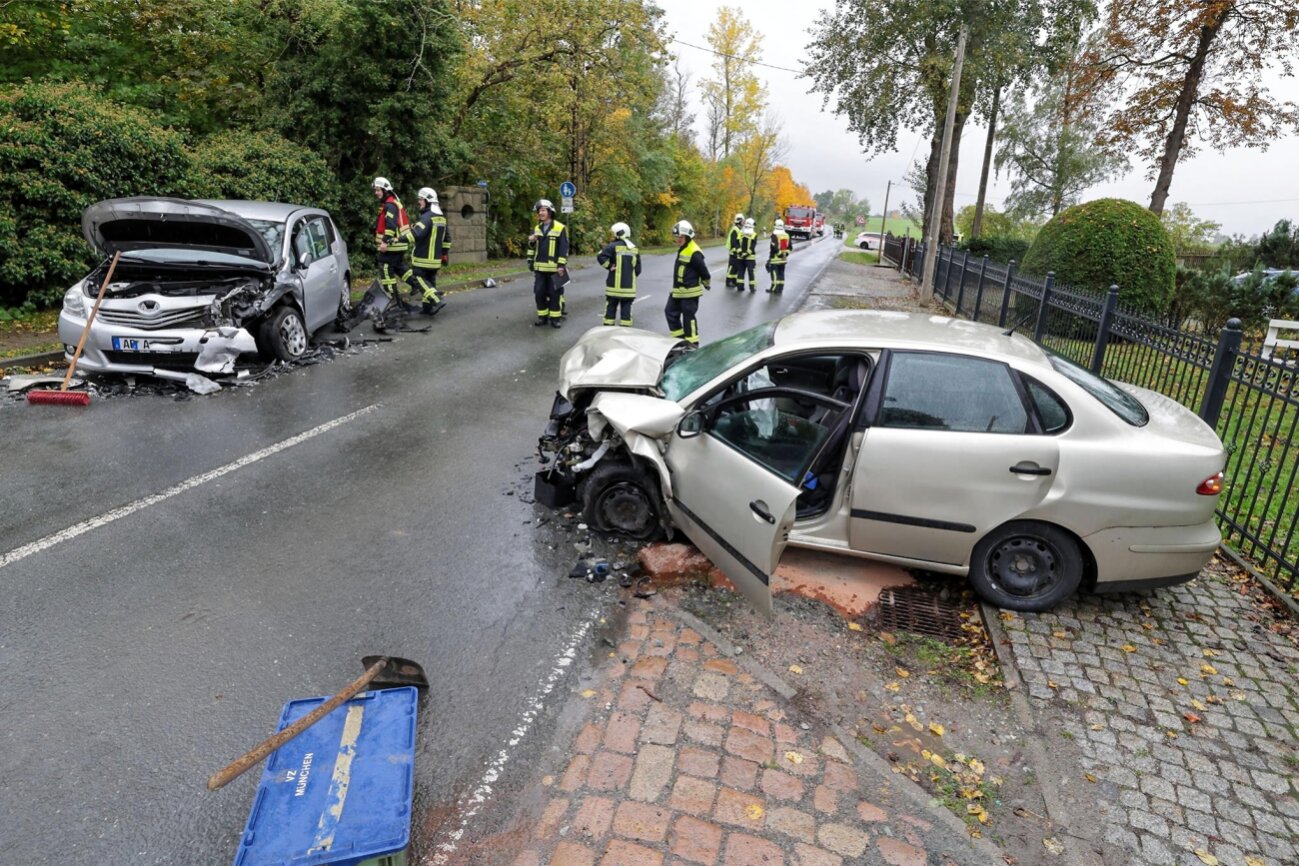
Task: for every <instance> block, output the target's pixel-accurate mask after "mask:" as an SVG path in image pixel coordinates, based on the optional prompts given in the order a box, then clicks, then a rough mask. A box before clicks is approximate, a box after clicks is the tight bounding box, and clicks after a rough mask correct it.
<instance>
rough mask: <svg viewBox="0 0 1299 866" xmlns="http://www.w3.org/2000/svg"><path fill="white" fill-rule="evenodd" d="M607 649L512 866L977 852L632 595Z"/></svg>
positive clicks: (977, 856)
mask: <svg viewBox="0 0 1299 866" xmlns="http://www.w3.org/2000/svg"><path fill="white" fill-rule="evenodd" d="M611 656H613V657H612V658H610V659H609V660H608V661H607V662H605V663H604V664H603V665H602V666H601V669H600V671H599V672H598V673H597V682H596V684H595V687H594V688H592V689H589V690H588V691H585V692H583V693H582V697H583V698H584V699H585V701H586V704H585V712H584V718H583V719H582V720H580V721H579V725H580V730H579V731H578V733H577V734H576V736H575V737H574V738H573V742H572V746H571V749H570V750H569V751H570V754H569V755H568V756H567V757H566V761H565V763H564V764H562V766H561V769H560V770H559V772H557V773H556V774H555V775H554V776H550V777H547V778H546V779H545V780H543V782H542V784H543V786H544V791H545V801H544V805H542V806H541V807H540V814H539V815H538V816H537V817H536V818H535V821H534V823H533V825H532V831H531V838H530V841H529V842H528V843H527V844H526V845H525V846H524V848H523V850H522V851H520V852H519V853H518V855H517V857H516V858H515V859H514V860H513V863H514V864H515V866H667V864H680V866H685V864H697V866H714V864H722V866H785V864H788V866H845V864H854V866H855V864H871V866H926V864H934V866H940V864H941V866H958V864H960V866H965V864H974V863H983V862H985V861H986V856H984V855H983V854H981V853H978V852H975V851H974V850H973V849H971V848H970V847H968V845H967V844H966V843H967V842H968V840H963V839H961V838H960V837H958V836H956V835H954V834H952V833H951V831H949V830H943V829H941V828H935V826H934V824H933V822H932V816H925V817H917V815H916V814H909V811H914V810H909V809H908V808H900V807H898V806H897V805H896V801H897V800H898V799H899V798H897V797H896V796H895V795H891V794H889V793H888V792H889V791H890V790H891V788H890V786H891V785H893V784H896V782H895V781H894V780H890V779H888V778H885V777H887V776H888V775H890V774H887V773H885V774H882V775H881V774H880V773H879V772H878V770H872V769H870V768H869V767H866V766H864V765H858V764H856V763H855V762H854V759H853V756H852V755H851V754H850V750H848V749H845V747H844V745H843V744H842V743H840V742H839V741H838V740H836V739H835V738H834V737H833V736H831V735H828V734H827V733H823V732H820V731H819V730H818V729H817V728H814V726H813V724H811V723H809V720H806V719H804V718H803V717H802V716H801V715H800V713H799V712H798V711H797V710H796V709H795V708H794V707H793V706H792V705H791V704H790V703H789V702H787V701H784V700H783V699H782V698H781V697H780V696H779V695H778V694H776V693H775V692H773V691H772V690H770V689H769V688H768V687H767V686H765V685H763V684H762V683H761V682H759V681H758V680H756V679H755V678H754V677H753V676H752V675H750V674H749V673H747V672H746V671H745V670H743V669H742V668H741V667H740V666H739V665H737V664H736V663H735V661H734V660H733V659H731V658H727V657H724V656H723V654H722V652H721V651H720V650H719V648H718V647H717V646H716V645H714V644H713V643H711V642H709V641H708V640H706V639H705V638H704V637H703V636H702V635H701V634H699V633H698V632H696V631H694V630H692V629H690V628H688V627H685V626H683V625H681V623H680V622H679V620H678V618H677V617H674V616H673V615H671V614H670V613H668V612H667V611H666V610H664V609H662V608H659V607H656V606H655V605H654V604H652V603H650V602H637V606H636V607H634V608H633V609H632V612H631V614H630V623H629V626H628V637H627V639H625V640H623V641H622V642H621V643H620V644H619V645H618V648H617V652H616V653H611ZM919 811H920V813H921V814H924V813H923V810H919ZM926 818H930V820H926Z"/></svg>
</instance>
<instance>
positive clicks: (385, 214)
mask: <svg viewBox="0 0 1299 866" xmlns="http://www.w3.org/2000/svg"><path fill="white" fill-rule="evenodd" d="M372 186H373V188H374V197H375V198H376V199H378V201H379V219H378V221H377V222H376V223H375V225H374V244H375V247H376V249H377V250H378V255H377V256H376V259H377V263H378V265H379V285H381V286H383V290H384V292H386V293H387V295H388V297H390V298H392V300H393V302H394V304H395V306H396V309H398V310H401V309H405V305H404V304H403V303H402V300H401V294H400V291H399V290H398V288H397V286H398V284H399V283H400V282H401V280H403V279H405V276H406V267H405V265H406V262H405V259H406V250H407V248H408V247H409V243H408V241H407V237H408V234H409V231H410V223H409V221H408V220H407V219H406V209H405V208H403V207H402V206H401V200H400V199H398V198H397V194H396V193H394V192H393V191H392V184H391V183H389V182H388V179H387V178H386V177H376V178H375V179H374V183H373V184H372Z"/></svg>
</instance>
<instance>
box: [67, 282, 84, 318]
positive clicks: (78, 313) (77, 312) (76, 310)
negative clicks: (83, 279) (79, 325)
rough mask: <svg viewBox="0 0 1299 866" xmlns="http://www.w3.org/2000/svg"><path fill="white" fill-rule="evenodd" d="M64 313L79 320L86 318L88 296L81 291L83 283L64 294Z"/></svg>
mask: <svg viewBox="0 0 1299 866" xmlns="http://www.w3.org/2000/svg"><path fill="white" fill-rule="evenodd" d="M63 312H65V313H67V314H68V315H69V316H72V317H74V318H77V319H84V318H85V317H86V294H85V292H83V291H82V290H81V283H77V284H76V285H75V286H73V287H72V288H70V289H68V290H67V291H66V292H64V293H63Z"/></svg>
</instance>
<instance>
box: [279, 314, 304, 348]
mask: <svg viewBox="0 0 1299 866" xmlns="http://www.w3.org/2000/svg"><path fill="white" fill-rule="evenodd" d="M280 339H281V340H282V341H283V342H284V348H286V349H288V351H289V354H290V355H292V356H293V357H294V358H296V357H298V356H299V355H301V354H302V353H303V352H305V351H307V332H306V330H305V329H304V328H303V327H302V322H300V321H298V317H297V316H295V315H289V316H286V317H285V318H284V321H283V322H281V323H280Z"/></svg>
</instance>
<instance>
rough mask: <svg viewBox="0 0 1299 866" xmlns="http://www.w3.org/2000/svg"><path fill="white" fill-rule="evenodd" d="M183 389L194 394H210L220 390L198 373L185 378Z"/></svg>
mask: <svg viewBox="0 0 1299 866" xmlns="http://www.w3.org/2000/svg"><path fill="white" fill-rule="evenodd" d="M185 387H186V388H188V389H190V390H191V391H193V392H194V393H195V394H212V393H214V392H216V391H220V390H221V385H220V384H218V383H217V382H213V381H212V380H211V379H209V378H208V377H207V376H200V375H199V374H198V373H190V374H189V375H187V376H186V377H185Z"/></svg>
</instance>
